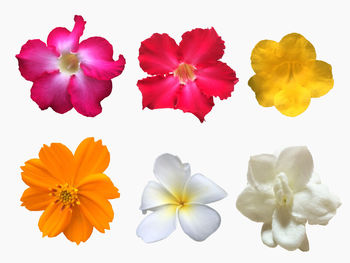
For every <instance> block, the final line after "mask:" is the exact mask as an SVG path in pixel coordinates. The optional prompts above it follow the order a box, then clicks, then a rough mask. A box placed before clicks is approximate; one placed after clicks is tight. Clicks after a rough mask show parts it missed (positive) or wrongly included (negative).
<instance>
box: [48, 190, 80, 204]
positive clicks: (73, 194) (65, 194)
mask: <svg viewBox="0 0 350 263" xmlns="http://www.w3.org/2000/svg"><path fill="white" fill-rule="evenodd" d="M50 191H51V193H50V194H49V195H50V196H54V197H56V200H55V202H56V203H57V202H61V203H62V204H63V206H62V209H64V208H65V207H66V206H69V207H70V208H72V207H73V206H75V205H80V201H79V198H78V189H77V188H74V187H72V186H70V185H69V184H64V185H62V184H58V185H56V187H55V188H51V189H50Z"/></svg>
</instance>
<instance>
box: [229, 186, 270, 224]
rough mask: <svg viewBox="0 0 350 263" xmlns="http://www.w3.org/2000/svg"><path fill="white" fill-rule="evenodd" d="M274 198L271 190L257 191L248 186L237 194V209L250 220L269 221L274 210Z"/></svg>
mask: <svg viewBox="0 0 350 263" xmlns="http://www.w3.org/2000/svg"><path fill="white" fill-rule="evenodd" d="M275 202H276V201H275V198H274V196H273V194H272V193H271V192H259V191H257V190H256V189H254V188H253V187H251V186H248V187H247V188H246V189H244V190H243V192H242V193H241V194H240V195H239V196H238V198H237V201H236V207H237V209H238V210H239V211H240V212H241V213H242V214H243V215H245V216H246V217H248V218H249V219H250V220H253V221H255V222H264V223H268V222H271V218H272V214H273V211H274V210H275Z"/></svg>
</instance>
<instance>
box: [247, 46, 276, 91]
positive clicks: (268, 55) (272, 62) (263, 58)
mask: <svg viewBox="0 0 350 263" xmlns="http://www.w3.org/2000/svg"><path fill="white" fill-rule="evenodd" d="M278 45H279V44H278V43H277V42H276V41H273V40H262V41H260V42H259V43H258V44H256V46H255V47H254V49H253V51H252V55H251V57H250V59H251V64H252V68H253V70H254V72H255V73H268V72H271V71H273V70H274V68H275V67H276V66H277V65H278V64H279V63H280V60H281V59H280V58H279V57H278V54H277V53H278ZM249 86H250V85H249Z"/></svg>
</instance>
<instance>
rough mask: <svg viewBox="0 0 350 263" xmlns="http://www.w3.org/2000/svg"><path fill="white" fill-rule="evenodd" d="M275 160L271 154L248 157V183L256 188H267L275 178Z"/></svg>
mask: <svg viewBox="0 0 350 263" xmlns="http://www.w3.org/2000/svg"><path fill="white" fill-rule="evenodd" d="M276 161H277V158H276V156H274V155H272V154H260V155H255V156H252V157H250V160H249V164H248V182H249V183H250V184H251V185H252V186H254V187H256V188H258V189H259V190H260V189H261V187H264V188H265V187H269V186H270V185H271V184H272V183H273V181H274V180H275V177H276V172H275V166H276Z"/></svg>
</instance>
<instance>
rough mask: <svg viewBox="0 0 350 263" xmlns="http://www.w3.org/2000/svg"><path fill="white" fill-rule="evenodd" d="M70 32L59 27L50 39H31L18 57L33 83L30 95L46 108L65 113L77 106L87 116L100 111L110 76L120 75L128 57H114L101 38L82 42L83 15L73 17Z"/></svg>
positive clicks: (108, 44)
mask: <svg viewBox="0 0 350 263" xmlns="http://www.w3.org/2000/svg"><path fill="white" fill-rule="evenodd" d="M74 21H75V25H74V28H73V30H72V32H70V31H69V30H67V29H66V28H63V27H58V28H55V29H54V30H52V31H51V32H50V34H49V36H48V38H47V45H46V44H45V43H44V42H42V41H41V40H39V39H34V40H28V42H27V43H26V44H24V45H23V46H22V49H21V52H20V54H18V55H17V56H16V58H17V59H18V64H19V70H20V72H21V74H22V76H23V77H24V78H25V79H27V80H29V81H32V82H33V87H32V89H31V98H32V99H33V100H34V101H35V102H36V103H37V104H38V105H39V107H40V109H42V110H45V109H47V108H48V107H51V108H52V109H53V110H54V111H56V112H58V113H65V112H67V111H69V110H70V109H72V107H74V108H75V109H76V110H77V111H78V112H79V113H81V114H83V115H85V116H90V117H93V116H96V115H97V114H99V113H101V111H102V107H101V105H100V102H101V101H102V100H103V99H104V98H105V97H107V96H109V94H110V93H111V91H112V81H111V79H112V78H114V77H116V76H118V75H120V74H121V73H122V71H123V69H124V65H125V59H124V57H123V56H122V55H120V56H119V59H118V60H117V61H114V60H113V47H112V45H111V44H110V43H109V42H108V41H107V40H106V39H104V38H102V37H91V38H88V39H86V40H84V41H82V42H80V43H79V39H80V37H81V36H82V34H83V31H84V28H85V23H86V22H85V21H84V19H83V18H82V17H81V16H75V17H74Z"/></svg>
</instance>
